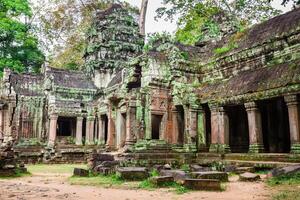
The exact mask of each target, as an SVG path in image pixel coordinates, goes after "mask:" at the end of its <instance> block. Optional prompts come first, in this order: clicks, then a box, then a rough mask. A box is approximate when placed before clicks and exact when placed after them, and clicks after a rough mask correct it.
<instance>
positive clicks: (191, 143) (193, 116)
mask: <svg viewBox="0 0 300 200" xmlns="http://www.w3.org/2000/svg"><path fill="white" fill-rule="evenodd" d="M197 125H198V108H194V107H191V108H190V109H189V120H188V127H189V128H188V135H187V137H186V138H187V141H186V144H185V146H186V147H188V150H190V151H196V150H197V146H196V140H197V127H198V126H197Z"/></svg>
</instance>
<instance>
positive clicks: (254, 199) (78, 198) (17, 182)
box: [0, 173, 270, 200]
mask: <svg viewBox="0 0 300 200" xmlns="http://www.w3.org/2000/svg"><path fill="white" fill-rule="evenodd" d="M70 176H71V174H68V173H64V174H55V173H33V174H32V176H27V177H21V178H16V179H0V200H63V199H66V200H99V199H101V200H140V199H142V200H148V199H149V200H154V199H155V200H167V199H172V200H182V199H187V200H192V199H193V200H194V199H195V200H196V199H197V200H199V199H205V200H219V199H220V200H221V199H222V200H235V199H236V200H269V199H270V191H269V190H268V188H267V186H265V184H264V183H263V182H258V183H241V182H237V177H231V178H230V182H229V183H228V184H227V186H226V191H224V192H204V191H199V192H188V193H185V194H182V195H178V194H175V193H174V192H168V191H167V190H166V189H161V190H155V191H147V190H127V189H109V188H102V187H100V186H98V187H93V186H79V185H70V184H69V183H68V182H67V179H68V177H70Z"/></svg>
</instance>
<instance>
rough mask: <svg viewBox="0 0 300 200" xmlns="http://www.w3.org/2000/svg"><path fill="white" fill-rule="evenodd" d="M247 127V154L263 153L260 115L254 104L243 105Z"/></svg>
mask: <svg viewBox="0 0 300 200" xmlns="http://www.w3.org/2000/svg"><path fill="white" fill-rule="evenodd" d="M245 108H246V111H247V116H248V126H249V143H250V147H249V152H251V153H262V152H264V142H263V133H262V124H261V123H262V121H261V114H260V111H259V109H258V107H257V105H256V103H255V102H249V103H245Z"/></svg>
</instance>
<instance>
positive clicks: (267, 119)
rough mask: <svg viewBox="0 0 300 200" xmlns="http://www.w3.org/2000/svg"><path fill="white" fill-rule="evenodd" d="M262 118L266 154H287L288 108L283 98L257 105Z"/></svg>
mask: <svg viewBox="0 0 300 200" xmlns="http://www.w3.org/2000/svg"><path fill="white" fill-rule="evenodd" d="M258 105H259V109H260V112H261V118H262V132H263V140H264V148H265V151H266V152H268V153H289V152H290V147H291V142H290V127H289V116H288V108H287V106H286V104H285V102H284V98H283V97H282V98H274V99H270V100H265V101H261V102H259V103H258Z"/></svg>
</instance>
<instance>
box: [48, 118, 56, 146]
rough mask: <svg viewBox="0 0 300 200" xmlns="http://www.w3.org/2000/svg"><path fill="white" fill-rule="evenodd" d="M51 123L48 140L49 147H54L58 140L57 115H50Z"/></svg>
mask: <svg viewBox="0 0 300 200" xmlns="http://www.w3.org/2000/svg"><path fill="white" fill-rule="evenodd" d="M49 118H50V122H49V139H48V146H49V147H54V145H55V140H56V129H57V119H58V116H57V114H51V115H50V117H49Z"/></svg>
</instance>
